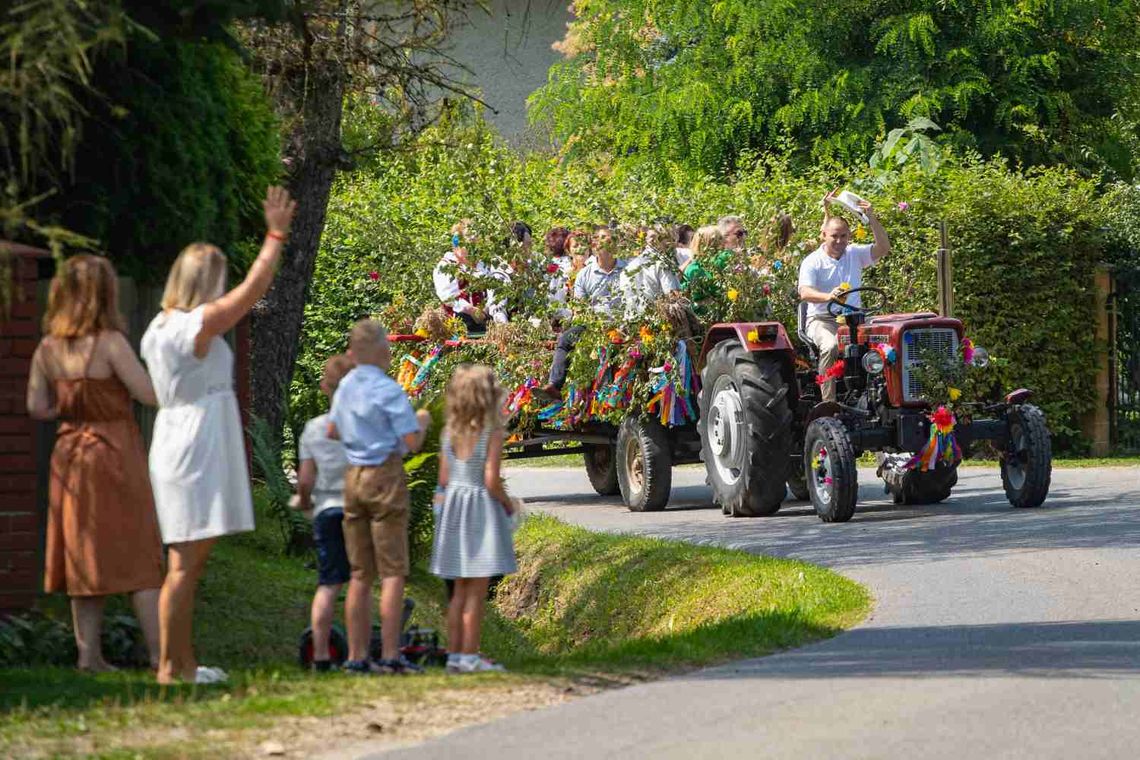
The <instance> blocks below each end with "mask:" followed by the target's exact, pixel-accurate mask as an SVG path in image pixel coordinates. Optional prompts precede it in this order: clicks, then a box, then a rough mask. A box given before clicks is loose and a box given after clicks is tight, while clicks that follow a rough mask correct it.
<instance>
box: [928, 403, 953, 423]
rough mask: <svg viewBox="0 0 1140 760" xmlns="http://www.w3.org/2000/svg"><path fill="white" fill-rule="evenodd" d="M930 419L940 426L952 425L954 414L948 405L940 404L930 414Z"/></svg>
mask: <svg viewBox="0 0 1140 760" xmlns="http://www.w3.org/2000/svg"><path fill="white" fill-rule="evenodd" d="M930 421H931V422H933V423H934V424H935V425H937V426H938V427H950V426H951V425H953V424H954V415H953V414H951V413H950V410H949V409H947V408H946V407H944V406H940V407H938V409H937V410H935V412H934V414H932V415H930Z"/></svg>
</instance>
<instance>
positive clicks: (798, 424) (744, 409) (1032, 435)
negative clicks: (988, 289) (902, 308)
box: [393, 288, 1052, 522]
mask: <svg viewBox="0 0 1140 760" xmlns="http://www.w3.org/2000/svg"><path fill="white" fill-rule="evenodd" d="M860 290H861V291H862V292H863V293H864V298H865V299H866V298H870V299H871V300H872V301H874V303H872V304H871V305H870V306H867V307H865V308H858V309H855V308H851V307H849V306H847V305H846V304H844V303H842V302H841V301H838V300H836V301H832V302H831V303H829V304H828V309H829V311H830V312H831V314H832V315H833V316H836V317H837V318H838V319H840V320H841V321H843V322H844V324H843V326H842V327H841V328H840V331H839V339H840V348H841V358H840V360H839V361H838V362H837V363H836V364H835V365H834V366H833V367H831V369H830V370H829V371H828V372H827V373H826V376H822V375H819V374H817V372H816V370H815V367H816V364H817V361H818V356H817V354H816V352H815V349H814V347H813V346H812V345H811V343H810V341H809V340H808V339H807V336H806V334H805V332H804V329H803V325H802V317H803V309H802V308H801V309H800V312H799V313H800V317H801V324H800V325H799V328H798V329H797V337H798V341H796V342H793V341H792V340H791V339H790V338H789V336H788V333H787V331H786V330H785V328H784V326H783V325H782V324H781V323H779V322H741V323H721V324H714V325H712V326H711V327H709V328H708V329H707V330H706V331H705V332H704V333H703V335H699V336H695V337H694V336H691V335H690V336H688V337H684V336H681V337H678V336H676V335H668V336H665V335H656V336H654V335H646V334H645V333H644V331H642V332H641V334H631V335H626V334H623V333H620V332H618V331H616V330H610V331H609V333H608V334H607V335H606V337H605V339H603V340H602V341H601V342H596V343H594V344H592V345H591V346H587V347H584V348H583V347H580V350H579V352H578V353H579V354H580V355H579V356H578V357H576V359H575V361H576V362H579V363H585V364H586V366H588V367H589V368H590V369H591V372H590V373H586V374H583V373H579V378H580V381H579V383H577V384H570V385H568V386H567V388H566V389H565V393H564V395H563V398H562V399H561V400H557V401H553V400H550V399H547V398H545V397H544V396H542V395H541V394H540V393H539V392H538V389H539V385H540V382H541V380H540V378H542V377H544V376H545V375H544V371H545V369H546V368H548V367H549V361H548V357H546V356H545V355H542V356H537V355H535V356H532V355H529V354H528V355H526V356H524V357H523V361H524V362H525V363H526V365H527V366H528V367H529V368H530V370H531V374H530V376H527V377H525V378H523V379H521V380H519V381H518V382H516V383H514V384H513V387H508V396H507V399H506V402H505V405H504V413H505V414H506V416H507V417H508V418H509V419H510V421H511V422H510V427H511V430H510V432H511V435H510V438H509V439H508V448H507V451H506V453H505V456H506V458H508V459H524V458H532V457H542V456H553V455H562V454H568V453H580V454H582V457H583V461H584V464H585V468H586V472H587V474H588V476H589V479H590V482H591V484H592V485H593V487H594V489H595V490H596V491H597V492H598V493H599V494H603V495H614V494H618V493H620V494H621V497H622V501H623V503H624V504H625V505H626V506H627V507H628V508H629V509H631V510H634V511H653V510H660V509H664V508H665V506H666V505H667V504H668V501H669V493H670V490H671V487H672V467H673V465H676V464H686V463H693V462H703V463H704V465H705V471H706V474H707V481H708V483H709V486H710V487H711V488H712V491H713V497H714V500H715V501H716V503H717V504H719V505H720V507H721V509H722V511H723V512H724V513H725V514H727V515H732V516H761V515H770V514H774V513H775V512H776V511H777V510H779V508H780V505H781V504H782V503H783V501H784V500H785V498H786V496H787V493H788V491H789V490H790V491H791V493H792V494H793V496H795V497H796V498H799V499H810V500H811V502H812V505H813V507H814V509H815V511H816V513H817V515H818V516H819V517H820V519H822V520H824V521H826V522H844V521H846V520H849V519H850V518H851V516H852V515H853V514H854V512H855V509H856V506H857V499H858V464H859V462H858V460H859V457H860V456H862V455H863V454H864V453H874V454H875V455H876V461H877V464H878V469H877V475H878V476H879V477H880V478H881V479H882V481H883V484H884V489H885V491H886V492H887V493H889V494H891V495H892V496H893V497H894V500H895V501H896V502H897V503H907V504H922V503H935V502H939V501H942V500H944V499H946V498H947V497H949V495H950V492H951V489H952V488H953V486H954V485H955V483H956V482H957V467H958V464H959V463H960V461H961V460H962V459H963V458H964V457H968V456H971V455H972V454H975V453H977V452H979V451H981V450H982V449H983V448H984V447H987V446H988V448H986V451H987V452H988V453H992V454H994V455H996V457H997V459H998V465H999V467H1000V470H1001V476H1002V483H1003V485H1004V487H1005V492H1006V495H1007V498H1008V499H1009V501H1010V503H1011V504H1012V505H1013V506H1016V507H1035V506H1038V505H1040V504H1041V503H1042V502H1043V501H1044V500H1045V498H1046V496H1047V494H1048V491H1049V483H1050V477H1051V468H1052V454H1051V445H1050V437H1049V430H1048V427H1047V425H1046V423H1045V418H1044V415H1043V414H1042V412H1041V410H1040V409H1038V408H1037V407H1036V406H1034V405H1032V404H1030V403H1029V398H1030V396H1031V392H1030V391H1028V390H1026V389H1018V390H1016V391H1013V392H1011V393H1009V394H1007V395H1005V396H1004V397H1001V398H997V399H990V400H975V399H974V395H975V394H974V393H973V390H972V388H974V387H975V385H976V384H973V385H972V384H971V378H970V375H971V374H972V373H974V372H977V371H984V370H985V369H986V367H987V366H988V365H989V357H988V354H987V353H986V352H985V351H984V349H981V348H978V347H975V346H973V344H972V343H971V342H970V341H969V339H968V338H967V337H966V334H965V327H964V325H963V324H962V323H961V321H960V320H956V319H951V318H946V317H940V316H938V315H936V314H933V313H929V312H922V313H912V314H883V315H879V314H878V312H879V311H881V310H883V306H884V305H885V293H884V292H883V291H881V290H877V289H875V288H862V289H860ZM852 292H856V291H852ZM631 332H633V331H631ZM393 340H394V341H395V342H397V343H402V344H404V345H405V347H409V348H410V350H408V351H406V353H405V354H404V355H403V357H402V358H401V359H400V363H399V365H398V378H399V380H400V382H401V383H402V384H403V385H404V387H405V389H407V390H408V392H409V394H411V395H412V396H413V397H415V396H418V395H420V394H421V393H422V392H423V389H424V388H425V387H426V386H427V383H428V379H429V378H430V376H431V375H432V373H433V372H434V371H436V368H437V367H438V366H439V364H440V362H441V361H443V360H444V358H445V357H446V356H447V354H448V353H449V352H455V353H457V354H458V355H460V356H462V355H464V354H468V353H474V354H478V353H479V352H480V351H482V352H488V351H489V352H492V353H493V352H500V353H501V351H503V350H505V349H503V347H502V346H494V345H488V344H487V343H486V342H485V341H480V340H477V339H476V340H469V339H460V340H450V341H443V342H438V343H435V344H429V343H428V342H427V341H426V339H425V338H423V337H420V336H409V335H401V336H394V337H393ZM662 340H665V341H668V344H667V347H668V349H669V350H668V351H667V352H664V353H663V351H662V349H661V344H660V341H662ZM653 341H658V343H657V344H656V348H655V349H654V350H653V351H652V352H651V351H649V350H648V347H649V346H651V345H653ZM547 348H548V349H549V346H547ZM533 350H534V349H533V347H532V351H533ZM485 355H486V353H485ZM471 358H472V359H473V360H478V356H472V357H471ZM595 367H596V369H594V368H595ZM827 381H834V382H835V383H836V385H837V399H836V401H832V402H823V401H822V394H821V391H820V385H821V384H822V383H823V382H827Z"/></svg>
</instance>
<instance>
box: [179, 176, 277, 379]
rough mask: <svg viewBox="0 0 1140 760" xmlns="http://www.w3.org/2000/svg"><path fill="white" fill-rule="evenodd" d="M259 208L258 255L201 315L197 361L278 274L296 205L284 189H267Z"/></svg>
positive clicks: (244, 313)
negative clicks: (235, 283)
mask: <svg viewBox="0 0 1140 760" xmlns="http://www.w3.org/2000/svg"><path fill="white" fill-rule="evenodd" d="M262 205H263V206H264V207H265V224H266V227H267V232H266V233H265V242H264V243H263V244H262V246H261V252H260V253H258V254H257V258H256V259H254V262H253V264H251V265H250V267H249V271H248V272H246V275H245V279H244V280H242V281H241V283H240V284H238V286H237V287H235V288H234V289H233V290H231V291H230V292H228V293H226V294H225V295H223V296H222V297H221V298H219V299H217V300H216V301H211V302H210V303H208V304H206V308H205V309H203V311H202V329H201V331H200V332H199V333H198V337H197V338H196V339H195V341H194V354H195V355H196V356H198V357H203V356H205V355H206V351H207V350H208V349H209V347H210V341H211V340H213V338H214V336H216V335H221V334H222V333H224V332H226V331H227V330H230V329H231V328H233V326H234V325H236V324H237V323H238V322H240V321H241V319H242V317H244V316H245V315H246V314H248V313H249V310H250V309H252V308H253V305H254V304H255V303H257V301H258V299H260V298H261V297H262V296H264V295H265V293H266V291H268V290H269V286H270V285H272V284H273V275H274V273H275V272H276V271H277V263H278V261H280V259H281V251H282V249H283V248H284V247H285V240H286V239H287V238H288V237H289V226H290V225H291V224H292V223H293V214H294V213H295V212H296V210H297V202H296V201H294V200H293V199H292V198H290V197H289V192H288V191H287V190H285V189H284V188H282V187H270V188H269V190H268V191H267V193H266V196H265V200H264V201H263V203H262Z"/></svg>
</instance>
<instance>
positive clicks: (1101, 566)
mask: <svg viewBox="0 0 1140 760" xmlns="http://www.w3.org/2000/svg"><path fill="white" fill-rule="evenodd" d="M860 479H861V482H862V483H863V484H864V485H863V487H862V488H861V493H860V505H861V506H860V509H859V511H857V512H856V514H855V517H854V519H853V520H852V521H851V522H849V523H846V524H842V525H825V524H823V523H821V522H820V521H819V520H818V519H817V518H816V517H815V515H814V513H813V512H812V511H811V508H810V505H808V504H806V503H803V502H792V503H790V504H789V503H786V504H785V506H784V508H783V509H782V510H781V511H780V512H779V513H778V514H777V515H775V516H773V517H767V518H754V519H732V518H727V517H723V516H722V515H721V514H720V510H719V509H717V508H715V507H712V505H711V498H710V494H709V491H708V489H707V488H706V487H705V486H704V485H703V481H704V472H703V470H698V469H679V470H677V471H676V472H675V474H674V490H673V496H672V501H671V505H670V508H669V509H667V510H666V511H665V512H660V513H650V514H635V513H631V512H628V511H626V510H625V509H624V508H622V507H621V506H620V504H619V503H618V502H617V501H616V500H614V499H603V498H600V497H597V496H595V495H594V494H593V492H592V491H591V490H590V487H589V483H588V481H587V480H586V477H585V474H584V473H582V472H580V471H573V470H551V469H530V470H514V471H512V472H511V473H510V475H509V480H510V483H511V487H512V490H513V491H514V492H516V493H519V494H520V495H522V496H524V497H525V498H527V501H528V504H529V507H530V508H531V509H533V510H536V511H538V510H540V511H543V512H547V513H550V514H553V515H555V516H557V517H559V518H561V519H563V520H566V521H568V522H573V523H577V524H580V525H583V526H587V527H590V528H594V529H600V530H609V531H622V532H629V533H638V534H646V535H654V536H662V537H667V538H676V539H684V540H687V541H695V542H698V543H708V544H716V545H720V546H730V547H736V548H740V549H745V550H747V551H752V552H757V553H762V554H769V555H777V556H788V557H796V558H799V559H803V560H807V561H810V562H815V563H818V564H821V565H825V566H827V567H831V568H833V569H835V570H838V571H840V572H842V573H844V574H845V575H847V576H849V577H851V578H854V579H856V580H858V581H860V582H862V583H864V584H866V585H867V586H868V587H869V588H870V589H871V591H872V593H873V594H874V596H875V600H876V601H875V609H874V611H873V613H872V615H871V616H870V617H869V618H868V619H867V620H866V621H865V622H864V623H862V624H861V625H860V626H858V627H856V628H854V629H853V630H851V631H849V632H847V633H844V634H842V635H840V636H837V637H835V638H833V639H830V640H828V641H824V642H820V643H818V644H814V645H811V646H808V647H804V648H802V649H798V650H793V651H789V652H785V653H781V654H776V655H772V656H770V657H765V658H760V659H755V660H747V661H742V662H738V663H733V664H731V665H727V666H722V667H718V668H712V669H707V670H702V671H698V672H695V673H691V674H688V675H685V676H682V677H677V678H671V679H666V680H662V681H657V682H654V683H649V684H644V685H639V686H633V687H629V688H625V689H620V690H615V691H611V692H606V693H603V694H599V695H597V696H593V697H587V698H583V699H580V700H578V701H575V702H572V703H569V704H567V705H564V706H560V707H556V708H551V709H547V710H538V711H533V712H526V713H520V714H517V715H514V716H512V717H509V718H506V719H504V720H500V721H497V722H494V723H490V724H486V725H482V726H474V727H470V728H466V729H462V730H459V731H456V732H454V733H452V734H449V735H447V736H444V737H441V738H439V739H436V740H434V741H431V742H429V743H427V744H424V745H420V746H417V747H414V748H406V749H403V750H395V751H393V752H390V753H387V754H386V755H385V757H395V758H400V757H408V758H416V759H417V760H426V759H427V758H460V757H476V758H484V757H485V758H496V759H497V760H499V759H504V758H528V759H529V758H542V759H543V760H554V759H556V758H655V759H657V758H723V757H738V756H739V757H743V756H750V757H772V758H796V759H797V760H804V758H954V759H955V760H961V758H1034V759H1035V760H1037V759H1040V758H1066V759H1069V758H1136V757H1140V720H1137V716H1138V714H1140V509H1138V508H1140V468H1098V469H1084V470H1056V471H1054V473H1053V487H1052V490H1051V493H1050V497H1049V499H1048V500H1047V501H1046V503H1045V504H1044V505H1043V506H1042V507H1040V508H1038V509H1034V510H1015V509H1012V508H1011V507H1010V506H1009V505H1008V503H1007V502H1006V501H1005V497H1004V495H1003V493H1002V489H1001V480H1000V478H999V476H998V473H997V471H996V469H994V470H987V469H972V468H971V469H964V470H963V471H962V477H961V480H960V482H959V484H958V486H957V487H956V488H955V491H954V494H953V496H952V497H951V498H950V500H949V501H947V502H945V503H943V504H940V505H937V506H932V507H920V508H907V507H896V506H894V505H892V504H891V503H890V502H889V500H887V499H886V498H884V497H883V495H882V491H881V487H880V486H879V485H878V481H877V480H875V479H874V473H873V471H860Z"/></svg>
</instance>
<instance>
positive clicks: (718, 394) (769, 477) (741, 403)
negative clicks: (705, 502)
mask: <svg viewBox="0 0 1140 760" xmlns="http://www.w3.org/2000/svg"><path fill="white" fill-rule="evenodd" d="M701 386H702V387H701V396H700V406H701V420H700V423H699V424H698V426H697V427H698V429H699V431H700V434H701V459H703V460H704V463H705V471H706V472H707V473H708V479H709V485H710V486H712V489H713V497H714V498H715V499H716V502H717V503H718V504H720V506H721V510H722V511H723V512H724V513H725V514H728V515H732V516H733V517H759V516H763V515H771V514H775V513H776V512H777V511H778V510H779V509H780V502H782V501H783V500H784V496H785V493H786V491H785V483H786V481H787V462H788V459H789V458H790V455H791V447H792V412H791V410H790V409H789V408H788V399H787V396H788V386H787V384H786V383H785V382H784V377H783V374H782V373H781V371H780V362H779V360H778V359H777V358H776V357H774V356H768V355H765V354H752V353H750V352H749V351H746V350H744V347H743V346H741V345H740V341H737V340H725V341H723V342H721V343H718V344H717V345H716V346H715V347H714V348H713V349H712V350H711V351H710V352H709V354H708V360H707V361H706V363H705V368H704V371H703V372H702V373H701Z"/></svg>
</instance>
